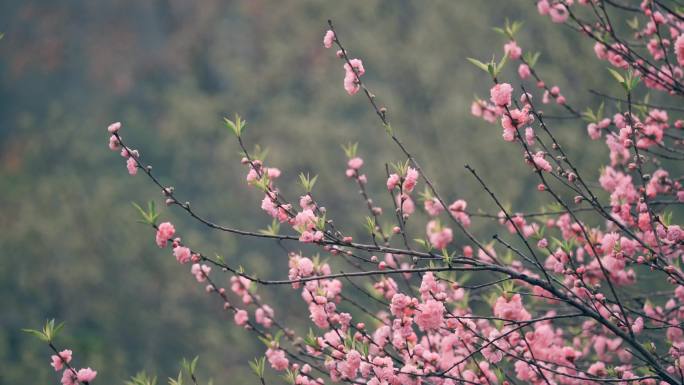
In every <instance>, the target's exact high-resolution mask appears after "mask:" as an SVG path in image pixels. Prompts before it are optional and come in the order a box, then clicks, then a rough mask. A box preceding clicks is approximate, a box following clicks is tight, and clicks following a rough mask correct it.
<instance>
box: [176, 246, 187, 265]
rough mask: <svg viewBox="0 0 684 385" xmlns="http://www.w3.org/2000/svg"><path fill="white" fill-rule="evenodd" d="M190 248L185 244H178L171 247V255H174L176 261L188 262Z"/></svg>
mask: <svg viewBox="0 0 684 385" xmlns="http://www.w3.org/2000/svg"><path fill="white" fill-rule="evenodd" d="M190 254H191V253H190V249H189V248H187V247H185V246H178V247H176V248H174V249H173V256H174V257H176V261H178V263H183V264H185V263H188V262H190Z"/></svg>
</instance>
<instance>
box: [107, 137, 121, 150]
mask: <svg viewBox="0 0 684 385" xmlns="http://www.w3.org/2000/svg"><path fill="white" fill-rule="evenodd" d="M109 149H110V150H112V151H119V149H121V142H119V138H117V137H116V135H112V136H110V137H109Z"/></svg>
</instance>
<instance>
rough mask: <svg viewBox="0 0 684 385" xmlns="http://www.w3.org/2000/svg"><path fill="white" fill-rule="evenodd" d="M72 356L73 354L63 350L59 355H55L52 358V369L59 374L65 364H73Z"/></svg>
mask: <svg viewBox="0 0 684 385" xmlns="http://www.w3.org/2000/svg"><path fill="white" fill-rule="evenodd" d="M71 355H72V352H71V350H68V349H66V350H62V351H61V352H59V355H56V354H53V355H52V357H50V358H51V359H52V364H50V365H52V367H53V368H55V371H56V372H58V371H60V370H62V368H63V367H64V363H65V362H66V363H69V362H71Z"/></svg>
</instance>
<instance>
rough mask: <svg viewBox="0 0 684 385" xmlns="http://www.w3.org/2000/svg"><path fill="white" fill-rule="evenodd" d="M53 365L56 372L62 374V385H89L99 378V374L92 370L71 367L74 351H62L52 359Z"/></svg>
mask: <svg viewBox="0 0 684 385" xmlns="http://www.w3.org/2000/svg"><path fill="white" fill-rule="evenodd" d="M50 359H51V360H52V363H51V364H50V365H51V366H52V367H53V368H54V369H55V371H56V372H59V371H60V370H64V371H63V372H62V380H61V383H62V385H78V384H79V383H83V384H87V383H90V382H92V381H93V380H94V379H95V377H96V376H97V372H96V371H94V370H92V369H91V368H83V369H79V370H76V369H73V368H72V367H71V366H69V363H70V362H71V359H72V351H71V350H69V349H65V350H62V351H61V352H59V353H58V354H54V355H52V357H50Z"/></svg>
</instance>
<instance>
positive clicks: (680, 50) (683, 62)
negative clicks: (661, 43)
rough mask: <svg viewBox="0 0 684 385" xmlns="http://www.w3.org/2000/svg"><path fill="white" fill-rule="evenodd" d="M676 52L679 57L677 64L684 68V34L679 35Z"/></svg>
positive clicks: (675, 45)
mask: <svg viewBox="0 0 684 385" xmlns="http://www.w3.org/2000/svg"><path fill="white" fill-rule="evenodd" d="M674 50H675V54H676V55H677V62H678V63H679V65H680V66H684V34H681V35H679V37H678V38H677V40H675V43H674Z"/></svg>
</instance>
